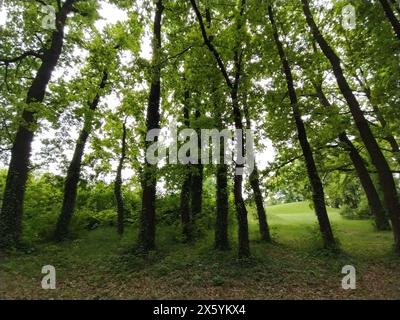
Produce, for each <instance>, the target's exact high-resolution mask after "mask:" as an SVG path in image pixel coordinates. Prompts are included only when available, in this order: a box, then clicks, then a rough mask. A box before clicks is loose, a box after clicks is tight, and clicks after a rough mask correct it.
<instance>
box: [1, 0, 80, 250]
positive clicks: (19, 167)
mask: <svg viewBox="0 0 400 320" xmlns="http://www.w3.org/2000/svg"><path fill="white" fill-rule="evenodd" d="M74 2H75V0H67V1H66V2H65V3H64V4H63V6H62V7H61V9H60V11H59V12H58V13H57V15H56V30H55V31H54V32H53V34H52V38H51V44H50V47H49V48H48V49H46V50H45V53H44V55H43V57H42V63H41V65H40V67H39V69H38V71H37V73H36V76H35V78H34V80H33V82H32V84H31V86H30V88H29V90H28V94H27V98H26V104H27V105H28V107H26V108H25V109H24V110H23V112H22V120H21V123H20V125H19V127H18V129H17V133H16V136H15V139H14V142H13V146H12V150H11V160H10V164H9V167H8V173H7V179H6V186H5V190H4V196H3V203H2V208H1V211H0V247H5V248H10V247H13V246H15V245H16V244H17V243H18V242H19V239H20V236H21V222H22V215H23V202H24V195H25V186H26V181H27V179H28V171H29V158H30V153H31V144H32V141H33V137H34V130H35V127H36V126H37V119H36V112H35V111H32V107H30V106H29V105H32V104H34V103H41V102H43V100H44V96H45V93H46V88H47V85H48V83H49V81H50V78H51V75H52V73H53V70H54V68H55V67H56V65H57V63H58V60H59V58H60V55H61V52H62V48H63V43H64V27H65V24H66V20H67V16H68V14H69V13H70V12H71V11H72V9H73V4H74Z"/></svg>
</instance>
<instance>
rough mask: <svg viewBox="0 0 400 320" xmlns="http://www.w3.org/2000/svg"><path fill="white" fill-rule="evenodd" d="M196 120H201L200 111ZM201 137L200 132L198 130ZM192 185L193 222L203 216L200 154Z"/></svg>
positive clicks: (197, 112)
mask: <svg viewBox="0 0 400 320" xmlns="http://www.w3.org/2000/svg"><path fill="white" fill-rule="evenodd" d="M195 117H196V119H198V118H200V111H199V110H196V114H195ZM197 134H198V136H199V137H200V130H197ZM198 147H199V150H201V141H200V139H199V141H198ZM192 168H193V170H192V183H191V196H192V197H191V210H192V216H193V220H194V219H196V217H197V216H198V215H199V214H201V210H202V202H203V170H204V167H203V164H202V163H201V155H200V152H199V163H198V164H195V165H193V166H192Z"/></svg>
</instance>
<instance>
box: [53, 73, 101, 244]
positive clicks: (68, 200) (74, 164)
mask: <svg viewBox="0 0 400 320" xmlns="http://www.w3.org/2000/svg"><path fill="white" fill-rule="evenodd" d="M107 78H108V74H107V72H103V78H102V80H101V83H100V85H99V91H98V92H97V94H96V96H95V98H94V99H93V100H92V101H91V102H90V103H89V110H88V113H86V114H85V121H84V124H83V128H82V130H81V132H80V134H79V137H78V140H77V141H76V145H75V150H74V154H73V156H72V160H71V162H70V164H69V167H68V171H67V177H66V179H65V184H64V198H63V203H62V207H61V212H60V216H59V217H58V221H57V225H56V229H55V231H54V239H55V240H56V241H62V240H64V239H66V238H68V236H69V226H70V223H71V219H72V216H73V214H74V211H75V206H76V196H77V192H78V183H79V177H80V173H81V166H82V157H83V154H84V151H85V145H86V142H87V140H88V138H89V135H90V132H91V130H92V122H93V115H94V112H95V111H96V109H97V107H98V105H99V102H100V97H101V91H102V90H103V89H104V88H105V87H106V85H107Z"/></svg>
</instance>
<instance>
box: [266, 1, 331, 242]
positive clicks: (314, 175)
mask: <svg viewBox="0 0 400 320" xmlns="http://www.w3.org/2000/svg"><path fill="white" fill-rule="evenodd" d="M268 15H269V19H270V21H271V24H272V27H273V30H274V39H275V43H276V46H277V48H278V52H279V56H280V59H281V62H282V66H283V70H284V73H285V77H286V83H287V87H288V91H289V97H290V102H291V106H292V110H293V117H294V120H295V124H296V128H297V135H298V139H299V142H300V146H301V148H302V151H303V156H304V160H305V162H306V167H307V173H308V178H309V180H310V184H311V188H312V191H313V202H314V209H315V213H316V215H317V218H318V223H319V227H320V230H321V234H322V238H323V241H324V246H325V247H326V248H330V247H335V245H336V242H335V238H334V237H333V232H332V228H331V224H330V221H329V217H328V213H327V210H326V204H325V195H324V189H323V186H322V182H321V179H320V177H319V174H318V171H317V166H316V164H315V160H314V156H313V154H312V150H311V146H310V144H309V142H308V139H307V132H306V128H305V126H304V122H303V120H302V118H301V112H300V109H299V107H298V104H297V103H298V101H297V94H296V91H295V88H294V84H293V77H292V71H291V68H290V65H289V62H288V60H287V57H286V54H285V51H284V49H283V45H282V43H281V41H280V39H279V34H278V29H277V27H276V24H275V19H274V15H273V11H272V7H271V6H268Z"/></svg>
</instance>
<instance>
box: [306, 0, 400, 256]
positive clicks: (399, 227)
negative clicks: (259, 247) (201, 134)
mask: <svg viewBox="0 0 400 320" xmlns="http://www.w3.org/2000/svg"><path fill="white" fill-rule="evenodd" d="M301 1H302V3H303V11H304V14H305V17H306V20H307V24H308V26H309V27H310V29H311V32H312V34H313V36H314V38H315V40H316V41H317V42H318V44H319V46H320V47H321V50H322V51H323V52H324V54H325V56H326V57H327V58H328V60H329V61H330V63H331V65H332V69H333V72H334V74H335V77H336V80H337V83H338V86H339V89H340V91H341V92H342V94H343V96H344V98H345V99H346V101H347V104H348V106H349V108H350V112H351V114H352V116H353V119H354V122H355V124H356V126H357V128H358V131H359V132H360V136H361V139H362V140H363V142H364V145H365V147H366V149H367V151H368V153H369V155H370V157H371V160H372V163H373V164H374V166H375V168H376V170H377V171H378V175H379V180H380V183H381V185H382V187H383V192H384V198H385V204H386V208H387V210H388V211H389V215H390V219H391V222H392V229H393V233H394V239H395V250H396V252H398V253H400V203H399V198H398V194H397V190H396V184H395V182H394V179H393V175H392V173H391V170H390V167H389V165H388V163H387V161H386V159H385V157H384V155H383V153H382V150H381V149H380V147H379V145H378V143H377V141H376V139H375V137H374V136H373V134H372V131H371V128H370V127H369V125H368V122H367V120H366V119H365V117H364V114H363V112H362V110H361V107H360V104H359V103H358V101H357V99H356V97H355V96H354V94H353V92H352V91H351V88H350V86H349V84H348V82H347V80H346V78H345V76H344V74H343V70H342V67H341V64H340V63H341V61H340V59H339V57H338V56H337V54H336V53H335V52H334V51H333V50H332V48H331V47H330V46H329V44H328V43H327V42H326V40H325V38H324V37H323V35H322V34H321V32H320V31H319V29H318V27H317V25H316V24H315V21H314V19H313V16H312V14H311V11H310V7H309V3H308V1H307V0H301Z"/></svg>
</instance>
